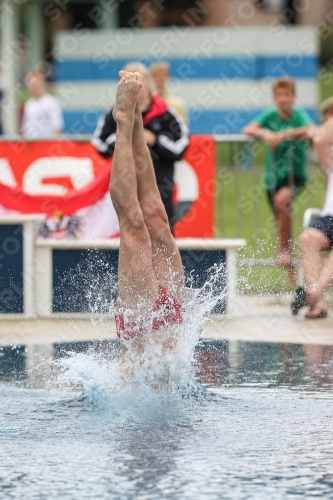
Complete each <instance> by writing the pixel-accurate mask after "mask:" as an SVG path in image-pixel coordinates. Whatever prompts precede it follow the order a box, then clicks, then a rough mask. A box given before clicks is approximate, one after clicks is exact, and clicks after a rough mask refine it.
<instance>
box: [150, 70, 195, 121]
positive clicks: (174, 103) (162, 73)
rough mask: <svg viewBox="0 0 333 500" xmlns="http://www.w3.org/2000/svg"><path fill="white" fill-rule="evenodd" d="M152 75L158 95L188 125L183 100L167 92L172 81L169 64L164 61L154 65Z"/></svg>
mask: <svg viewBox="0 0 333 500" xmlns="http://www.w3.org/2000/svg"><path fill="white" fill-rule="evenodd" d="M150 74H151V77H152V79H153V82H154V85H155V89H156V92H157V94H158V95H160V96H161V97H162V98H163V99H164V100H165V101H166V103H167V104H168V106H170V107H171V108H173V109H174V110H175V111H177V113H178V114H179V115H180V116H181V117H182V119H183V120H184V122H185V123H188V117H187V113H186V110H185V103H184V101H183V99H181V98H180V97H177V96H175V95H171V94H169V92H168V90H167V87H168V83H169V81H170V66H169V64H168V63H166V62H164V61H161V62H156V63H154V64H152V65H151V67H150Z"/></svg>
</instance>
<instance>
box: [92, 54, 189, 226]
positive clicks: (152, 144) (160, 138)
mask: <svg viewBox="0 0 333 500" xmlns="http://www.w3.org/2000/svg"><path fill="white" fill-rule="evenodd" d="M124 70H125V71H128V72H132V73H134V72H136V71H138V72H139V73H140V74H141V75H142V76H143V79H142V87H141V89H140V92H139V95H138V100H139V105H140V109H141V112H142V119H143V126H144V134H145V138H146V142H147V145H148V146H149V149H150V152H151V156H152V160H153V165H154V170H155V175H156V181H157V187H158V190H159V192H160V195H161V198H162V201H163V204H164V206H165V209H166V213H167V216H168V220H169V224H170V228H171V230H172V231H173V227H174V223H175V214H174V207H173V202H172V195H173V190H174V168H175V162H176V161H178V160H181V158H182V157H183V155H184V153H185V150H186V148H187V146H188V144H189V130H188V127H187V126H186V124H185V123H184V122H183V120H182V119H181V118H180V117H179V115H178V113H175V112H174V111H173V109H172V108H169V107H168V105H167V103H166V102H165V101H164V100H163V99H162V98H161V97H160V96H159V95H154V94H153V92H152V86H151V78H150V75H149V71H148V69H147V68H146V66H144V65H143V64H141V63H130V64H128V65H127V66H126V67H125V68H124ZM112 111H113V108H112V109H111V110H110V111H109V112H108V113H107V114H105V115H104V116H102V117H101V118H100V120H99V122H98V125H97V128H96V130H95V133H94V136H93V139H92V143H93V145H94V146H95V148H96V149H97V151H98V152H99V153H100V154H101V155H102V156H104V158H110V157H111V156H112V155H113V152H114V147H115V142H116V132H117V125H116V122H115V120H114V118H113V115H112Z"/></svg>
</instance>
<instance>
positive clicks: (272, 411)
mask: <svg viewBox="0 0 333 500" xmlns="http://www.w3.org/2000/svg"><path fill="white" fill-rule="evenodd" d="M52 352H53V356H54V358H55V360H56V361H55V363H54V364H53V365H51V366H50V365H48V364H47V363H46V364H45V363H43V362H40V363H38V362H37V363H35V367H34V368H33V369H31V365H30V368H29V363H31V361H28V358H29V356H30V358H29V359H30V360H31V354H32V353H31V349H30V350H28V351H26V350H25V348H24V346H23V347H17V346H13V347H12V348H9V347H7V348H5V349H2V350H1V351H0V354H2V355H0V377H1V384H0V396H1V398H0V444H1V454H0V498H1V499H6V500H7V499H11V498H17V499H45V500H46V499H47V500H50V499H64V500H65V499H68V500H70V499H85V498H89V499H117V500H118V499H119V500H122V499H124V500H125V499H139V500H141V499H142V500H146V499H147V500H148V499H156V500H157V499H177V500H178V499H199V500H200V499H218V500H220V499H223V500H224V499H239V500H240V499H244V500H245V499H246V500H247V499H265V500H266V499H269V500H275V499H299V498H321V499H322V498H333V461H332V435H333V347H331V346H324V345H296V344H274V343H269V344H265V343H255V342H236V341H233V342H227V341H202V342H201V343H200V344H199V345H198V346H197V348H196V352H195V362H194V372H195V380H196V383H194V382H192V383H189V384H188V386H187V387H179V388H173V390H170V391H168V390H162V389H161V388H159V389H156V388H155V389H154V388H152V387H143V386H142V387H138V386H136V387H134V386H133V387H130V388H128V389H126V387H125V386H124V385H123V386H122V387H120V386H119V385H118V386H117V387H116V386H115V385H112V380H111V379H112V370H111V371H108V370H107V369H106V368H105V367H106V366H107V363H108V356H111V357H113V358H114V357H116V356H117V355H119V344H117V342H116V341H110V342H96V343H93V342H90V343H89V342H88V343H77V344H70V345H69V344H58V345H55V346H53V348H52ZM69 352H71V355H70V357H66V356H68V353H69ZM96 353H97V354H96ZM110 353H111V354H110ZM100 356H102V358H101V357H100ZM37 358H38V356H37ZM63 361H65V365H66V363H67V365H66V367H67V368H66V369H65V370H63V369H62V365H61V363H62V362H63ZM71 364H72V365H73V366H76V367H77V366H84V367H85V370H83V371H82V370H81V372H80V370H77V368H75V370H74V369H73V370H74V371H73V373H74V372H75V373H76V374H78V373H79V372H80V373H79V375H75V376H74V375H73V373H72V379H71V378H70V377H68V376H67V378H66V377H65V378H64V373H67V374H68V372H70V371H71V370H70V369H69V368H68V367H71ZM65 365H64V366H65ZM59 374H60V375H59ZM76 377H77V378H76ZM80 377H81V378H83V379H85V380H80ZM59 380H60V382H59ZM101 380H104V385H103V384H102V385H101V383H100V381H101ZM87 382H88V383H87ZM199 384H203V385H205V386H206V387H207V390H204V388H203V387H202V386H201V385H199ZM108 386H109V387H110V390H108Z"/></svg>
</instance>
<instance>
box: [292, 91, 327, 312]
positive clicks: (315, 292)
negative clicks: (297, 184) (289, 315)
mask: <svg viewBox="0 0 333 500" xmlns="http://www.w3.org/2000/svg"><path fill="white" fill-rule="evenodd" d="M321 112H322V116H323V119H324V124H323V125H322V126H321V127H315V126H312V127H311V128H310V129H309V130H308V136H309V138H310V139H312V141H313V144H314V146H315V148H316V151H317V155H318V159H319V161H320V163H321V165H322V167H323V168H324V171H325V174H326V177H327V181H328V182H327V188H326V196H325V203H324V207H323V209H322V211H321V213H320V216H319V217H317V218H316V219H313V220H312V221H311V222H310V225H309V227H308V228H307V229H305V231H303V233H302V234H301V249H302V268H303V272H304V278H305V287H300V288H298V289H297V290H296V292H295V297H294V300H293V302H292V306H291V307H292V312H293V314H297V313H298V311H299V309H300V308H301V307H302V306H304V305H308V306H309V311H308V313H307V314H306V316H305V317H306V318H307V319H316V318H325V317H326V316H327V305H326V303H325V300H324V292H325V291H326V290H327V288H328V287H329V286H330V285H331V284H332V283H333V252H332V251H331V253H330V255H329V256H328V258H327V259H326V260H325V259H323V253H324V252H325V251H327V250H330V249H332V247H333V98H332V97H331V98H330V99H327V100H326V101H324V102H323V103H322V105H321Z"/></svg>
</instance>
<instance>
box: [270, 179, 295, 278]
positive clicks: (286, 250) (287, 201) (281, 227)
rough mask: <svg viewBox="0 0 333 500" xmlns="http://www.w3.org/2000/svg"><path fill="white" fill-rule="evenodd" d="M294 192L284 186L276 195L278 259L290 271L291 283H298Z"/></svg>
mask: <svg viewBox="0 0 333 500" xmlns="http://www.w3.org/2000/svg"><path fill="white" fill-rule="evenodd" d="M292 199H293V192H292V190H291V189H290V188H289V187H282V188H281V189H279V190H278V192H277V193H276V194H275V196H274V206H275V210H276V222H277V226H278V232H279V248H278V251H277V260H278V263H279V265H280V266H282V267H285V268H286V269H287V272H288V280H289V284H291V285H295V284H296V273H295V267H294V266H293V245H292V221H291V202H292Z"/></svg>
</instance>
